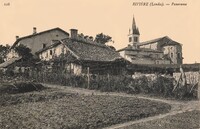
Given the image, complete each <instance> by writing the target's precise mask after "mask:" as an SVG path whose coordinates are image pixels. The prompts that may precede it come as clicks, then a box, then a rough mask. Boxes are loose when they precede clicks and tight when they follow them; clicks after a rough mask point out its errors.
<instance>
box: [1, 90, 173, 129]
mask: <svg viewBox="0 0 200 129" xmlns="http://www.w3.org/2000/svg"><path fill="white" fill-rule="evenodd" d="M0 98H1V99H0V128H1V129H17V128H20V129H27V128H42V129H43V128H44V129H47V128H48V129H53V128H55V129H63V128H66V129H80V128H81V129H92V128H102V127H106V126H110V125H113V124H117V123H123V122H126V121H130V120H137V119H141V118H144V117H148V116H154V115H156V114H160V113H166V112H168V111H169V110H170V109H171V106H170V105H168V104H165V103H160V102H152V101H150V100H144V99H138V98H127V97H114V96H109V95H108V96H97V95H96V96H95V95H81V94H75V93H69V92H67V91H62V90H59V89H45V90H42V91H33V92H27V93H19V94H16V93H15V94H1V95H0Z"/></svg>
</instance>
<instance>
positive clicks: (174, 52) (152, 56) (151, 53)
mask: <svg viewBox="0 0 200 129" xmlns="http://www.w3.org/2000/svg"><path fill="white" fill-rule="evenodd" d="M128 39H129V44H128V46H127V47H125V48H123V49H120V50H118V52H119V53H120V55H121V56H122V57H124V58H125V59H127V60H129V61H130V62H132V63H133V64H182V63H183V57H182V44H180V43H178V42H176V41H174V40H172V39H171V38H169V37H168V36H164V37H161V38H157V39H153V40H150V41H146V42H140V32H139V29H138V27H137V26H136V22H135V18H134V17H133V22H132V28H131V29H130V30H129V35H128Z"/></svg>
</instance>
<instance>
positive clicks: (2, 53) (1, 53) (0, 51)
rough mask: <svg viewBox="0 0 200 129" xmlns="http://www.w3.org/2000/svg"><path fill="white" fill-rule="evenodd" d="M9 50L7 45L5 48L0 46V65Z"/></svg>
mask: <svg viewBox="0 0 200 129" xmlns="http://www.w3.org/2000/svg"><path fill="white" fill-rule="evenodd" d="M9 48H10V46H9V45H8V44H6V46H4V45H0V63H3V62H4V58H5V57H6V54H7V53H8V50H9Z"/></svg>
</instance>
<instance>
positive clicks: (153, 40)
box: [138, 36, 183, 46]
mask: <svg viewBox="0 0 200 129" xmlns="http://www.w3.org/2000/svg"><path fill="white" fill-rule="evenodd" d="M163 38H168V39H169V40H171V41H173V42H175V43H177V45H178V44H179V45H183V44H181V43H179V42H176V41H174V40H172V39H171V38H169V37H168V36H164V37H160V38H156V39H152V40H149V41H145V42H141V43H139V44H138V46H142V45H147V44H152V43H155V42H157V41H159V40H162V39H163ZM171 45H175V44H171Z"/></svg>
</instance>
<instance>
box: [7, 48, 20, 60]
mask: <svg viewBox="0 0 200 129" xmlns="http://www.w3.org/2000/svg"><path fill="white" fill-rule="evenodd" d="M16 57H19V54H18V53H16V52H15V50H14V49H11V51H10V52H9V53H8V54H7V55H6V59H5V61H8V60H10V59H12V58H16Z"/></svg>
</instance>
